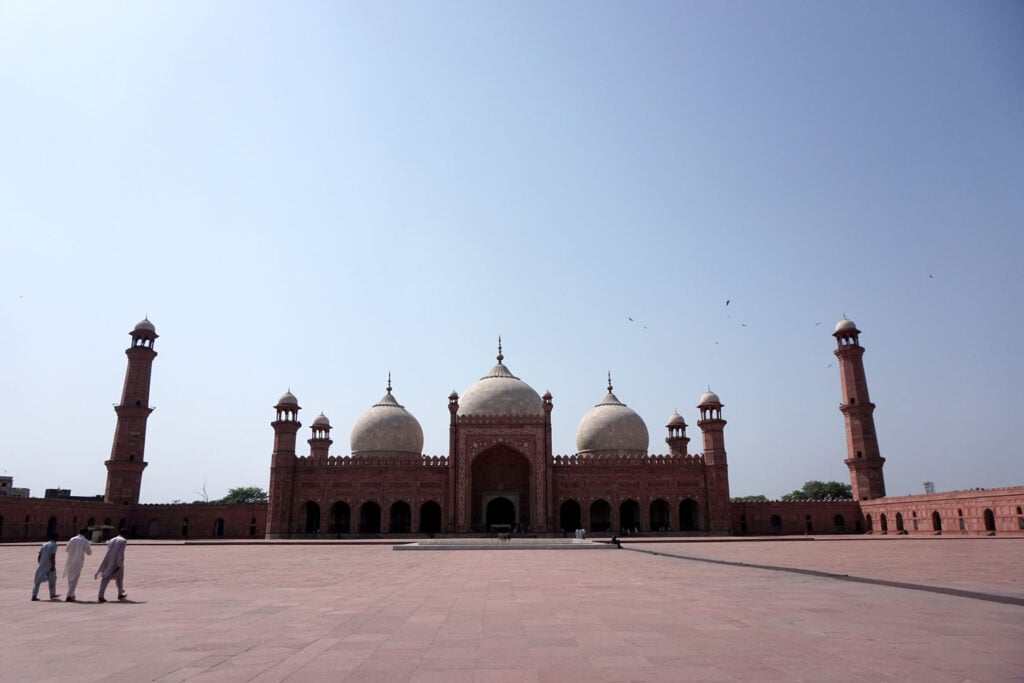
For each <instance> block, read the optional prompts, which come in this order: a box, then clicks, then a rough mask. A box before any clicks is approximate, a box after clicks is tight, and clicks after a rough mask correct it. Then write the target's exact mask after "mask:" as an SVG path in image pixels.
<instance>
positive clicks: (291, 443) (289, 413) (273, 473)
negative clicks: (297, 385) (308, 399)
mask: <svg viewBox="0 0 1024 683" xmlns="http://www.w3.org/2000/svg"><path fill="white" fill-rule="evenodd" d="M274 409H275V410H276V411H277V419H276V420H274V421H273V422H271V423H270V426H271V427H273V428H274V454H273V455H272V456H271V460H270V492H269V504H268V505H267V538H280V537H281V536H282V535H284V534H289V533H291V532H292V531H294V530H293V529H292V528H291V521H292V494H293V489H294V487H295V463H296V458H295V440H296V435H297V434H298V433H299V428H300V427H302V423H301V422H299V411H300V410H302V408H301V407H299V401H298V399H296V398H295V396H294V395H293V394H292V392H291V390H289V391H286V392H285V394H284V396H282V397H281V398H279V399H278V401H277V405H276V406H274ZM325 419H326V418H325ZM314 424H315V421H314ZM316 429H317V428H316V427H314V431H313V434H314V436H316V433H317V432H316ZM327 431H329V429H328V430H327ZM313 441H314V439H310V445H311V446H312V444H313ZM327 445H330V442H329V441H328V444H327ZM325 451H326V448H325Z"/></svg>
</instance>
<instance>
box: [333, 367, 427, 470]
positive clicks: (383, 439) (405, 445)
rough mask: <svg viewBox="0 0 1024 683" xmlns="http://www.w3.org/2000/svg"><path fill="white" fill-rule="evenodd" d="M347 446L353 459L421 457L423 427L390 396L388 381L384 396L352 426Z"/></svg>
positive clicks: (389, 383) (389, 382)
mask: <svg viewBox="0 0 1024 683" xmlns="http://www.w3.org/2000/svg"><path fill="white" fill-rule="evenodd" d="M349 444H350V446H351V447H352V455H353V456H359V455H409V456H416V457H419V456H421V455H422V454H423V428H422V427H420V423H419V420H417V419H416V418H415V417H413V416H412V414H411V413H410V412H409V411H407V410H406V409H405V407H404V406H401V405H399V403H398V401H396V400H395V397H394V396H392V395H391V381H390V378H389V380H388V390H387V393H386V394H384V396H383V398H381V399H380V401H378V402H377V403H375V404H374V405H373V407H372V408H370V409H369V410H367V411H366V412H365V413H363V414H362V416H361V417H360V418H359V419H358V420H356V423H355V425H353V426H352V434H351V436H350V437H349Z"/></svg>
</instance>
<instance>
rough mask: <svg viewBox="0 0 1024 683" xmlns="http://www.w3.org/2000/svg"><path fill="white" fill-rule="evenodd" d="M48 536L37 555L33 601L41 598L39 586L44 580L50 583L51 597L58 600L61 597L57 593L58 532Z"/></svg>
mask: <svg viewBox="0 0 1024 683" xmlns="http://www.w3.org/2000/svg"><path fill="white" fill-rule="evenodd" d="M48 538H49V540H48V541H47V542H46V543H44V544H43V547H42V548H40V549H39V555H38V556H37V557H36V560H38V562H39V566H37V567H36V582H35V585H34V586H32V600H33V601H38V600H39V586H40V585H42V583H43V582H44V581H46V582H47V583H48V584H49V585H50V599H51V600H56V599H57V598H59V597H60V595H59V594H58V593H57V534H56V533H51V534H50V535H49V536H48Z"/></svg>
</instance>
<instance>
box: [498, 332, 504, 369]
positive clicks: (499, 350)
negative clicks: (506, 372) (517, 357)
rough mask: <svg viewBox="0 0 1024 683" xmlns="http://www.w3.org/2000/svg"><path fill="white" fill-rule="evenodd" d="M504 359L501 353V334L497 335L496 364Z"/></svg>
mask: <svg viewBox="0 0 1024 683" xmlns="http://www.w3.org/2000/svg"><path fill="white" fill-rule="evenodd" d="M503 360H505V356H503V355H502V354H501V335H500V334H499V335H498V365H501V361H503Z"/></svg>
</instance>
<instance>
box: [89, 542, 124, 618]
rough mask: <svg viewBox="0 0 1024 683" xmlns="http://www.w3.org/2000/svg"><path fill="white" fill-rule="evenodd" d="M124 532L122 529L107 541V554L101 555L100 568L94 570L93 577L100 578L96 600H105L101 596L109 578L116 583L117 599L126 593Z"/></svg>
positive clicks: (120, 598)
mask: <svg viewBox="0 0 1024 683" xmlns="http://www.w3.org/2000/svg"><path fill="white" fill-rule="evenodd" d="M125 536H126V533H125V532H124V531H123V530H122V531H120V532H118V534H117V536H115V537H114V538H112V539H110V540H109V541H107V554H106V555H104V556H103V562H101V563H100V568H99V569H97V570H96V575H95V576H94V577H93V578H95V579H100V597H99V599H97V602H106V601H107V600H106V598H104V597H103V595H104V593H106V592H107V584H108V583H110V580H111V579H114V582H115V583H116V584H117V599H118V600H124V599H125V598H127V597H128V594H127V593H125V592H124V550H125V546H127V545H128V540H127V539H126V538H125Z"/></svg>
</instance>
